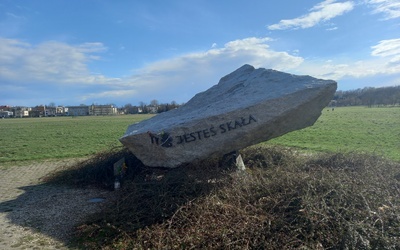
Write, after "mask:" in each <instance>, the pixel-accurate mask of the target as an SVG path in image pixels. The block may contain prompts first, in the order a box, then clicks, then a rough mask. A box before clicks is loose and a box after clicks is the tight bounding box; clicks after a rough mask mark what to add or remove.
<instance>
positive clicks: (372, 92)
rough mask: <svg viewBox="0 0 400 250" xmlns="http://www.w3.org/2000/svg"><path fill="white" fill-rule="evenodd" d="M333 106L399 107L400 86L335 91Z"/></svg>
mask: <svg viewBox="0 0 400 250" xmlns="http://www.w3.org/2000/svg"><path fill="white" fill-rule="evenodd" d="M333 103H334V105H336V106H338V107H341V106H368V107H373V106H396V105H400V86H394V87H381V88H373V87H367V88H363V89H356V90H347V91H342V90H339V91H336V93H335V96H334V102H333Z"/></svg>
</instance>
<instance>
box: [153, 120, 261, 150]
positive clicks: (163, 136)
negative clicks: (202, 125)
mask: <svg viewBox="0 0 400 250" xmlns="http://www.w3.org/2000/svg"><path fill="white" fill-rule="evenodd" d="M255 122H257V119H256V118H255V117H254V116H253V115H249V116H248V117H240V118H238V119H235V120H231V121H228V122H224V123H221V124H219V125H218V126H213V125H212V126H210V127H209V128H206V129H201V130H198V131H194V132H189V133H185V134H182V135H177V136H174V137H175V138H176V140H177V142H176V144H177V145H179V144H184V143H190V142H194V141H199V140H203V139H208V138H211V137H214V136H217V135H218V134H225V133H227V132H229V131H232V130H235V129H239V128H241V127H243V126H247V125H249V124H252V123H255ZM147 134H148V135H149V136H150V140H151V143H152V144H156V145H160V146H162V147H166V148H169V147H172V146H173V144H172V141H173V139H172V137H171V135H170V134H169V133H167V132H164V131H161V132H160V133H158V134H154V133H151V132H150V131H148V132H147Z"/></svg>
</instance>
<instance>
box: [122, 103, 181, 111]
mask: <svg viewBox="0 0 400 250" xmlns="http://www.w3.org/2000/svg"><path fill="white" fill-rule="evenodd" d="M181 105H182V104H177V103H176V102H175V101H172V102H171V103H159V102H158V101H157V100H152V101H151V102H150V104H146V103H144V102H140V103H139V105H138V106H136V105H132V104H130V103H128V104H125V106H124V107H123V110H124V112H125V114H157V113H162V112H166V111H169V110H172V109H177V108H179V107H180V106H181Z"/></svg>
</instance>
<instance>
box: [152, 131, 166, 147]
mask: <svg viewBox="0 0 400 250" xmlns="http://www.w3.org/2000/svg"><path fill="white" fill-rule="evenodd" d="M147 134H148V135H149V136H150V139H151V144H157V145H160V146H161V147H166V148H169V147H172V137H171V136H170V135H169V133H166V132H164V131H161V133H158V134H153V133H151V132H150V131H147Z"/></svg>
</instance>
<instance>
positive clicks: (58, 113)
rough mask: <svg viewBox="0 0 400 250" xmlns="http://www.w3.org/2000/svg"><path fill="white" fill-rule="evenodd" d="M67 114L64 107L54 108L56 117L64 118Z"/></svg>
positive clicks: (66, 109)
mask: <svg viewBox="0 0 400 250" xmlns="http://www.w3.org/2000/svg"><path fill="white" fill-rule="evenodd" d="M66 113H68V108H67V107H64V106H58V107H57V108H56V116H64V115H66Z"/></svg>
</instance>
